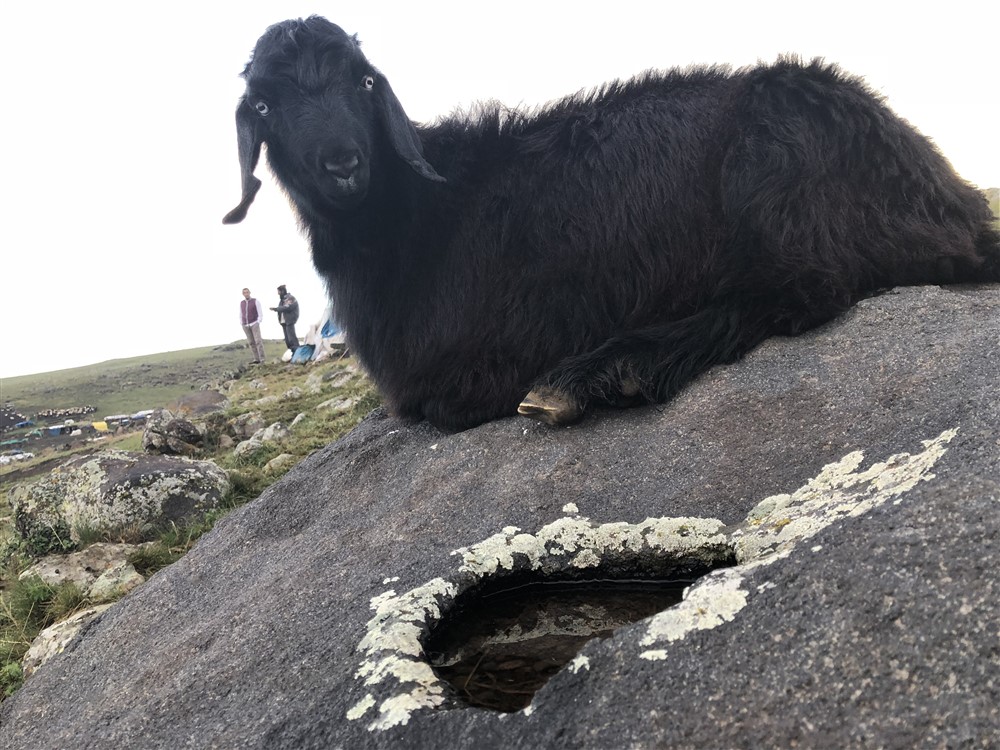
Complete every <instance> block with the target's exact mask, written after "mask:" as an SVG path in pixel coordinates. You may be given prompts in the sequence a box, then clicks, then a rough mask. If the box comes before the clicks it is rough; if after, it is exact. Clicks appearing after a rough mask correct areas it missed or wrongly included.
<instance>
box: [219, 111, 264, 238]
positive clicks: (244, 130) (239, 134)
mask: <svg viewBox="0 0 1000 750" xmlns="http://www.w3.org/2000/svg"><path fill="white" fill-rule="evenodd" d="M258 127H259V123H258V120H257V118H256V116H255V115H254V114H253V113H252V112H251V111H250V108H249V107H247V105H246V101H245V100H243V99H240V103H239V105H238V106H237V107H236V142H237V145H238V146H239V154H240V172H241V174H242V177H243V200H241V201H240V205H238V206H237V207H236V208H234V209H233V210H232V211H230V212H229V213H228V214H226V215H225V216H224V217H223V219H222V223H223V224H239V223H240V222H241V221H243V219H244V218H246V215H247V209H249V208H250V204H251V203H253V199H254V198H255V197H256V196H257V191H258V190H260V180H258V179H257V178H256V177H254V174H253V171H254V169H256V168H257V160H258V159H259V158H260V143H261V141H260V136H259V134H258V132H257V128H258Z"/></svg>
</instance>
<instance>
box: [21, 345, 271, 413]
mask: <svg viewBox="0 0 1000 750" xmlns="http://www.w3.org/2000/svg"><path fill="white" fill-rule="evenodd" d="M284 350H285V345H284V344H283V343H281V342H278V341H265V342H264V353H265V355H266V356H267V357H268V359H272V358H278V357H280V356H281V354H282V353H283V352H284ZM249 360H250V354H249V351H248V350H247V348H246V345H245V342H234V343H232V344H226V345H223V346H215V347H201V348H198V349H184V350H182V351H176V352H164V353H162V354H151V355H146V356H143V357H131V358H128V359H113V360H110V361H108V362H101V363H99V364H95V365H87V366H85V367H74V368H71V369H68V370H59V371H57V372H49V373H41V374H35V375H20V376H18V377H13V378H3V381H2V382H3V401H4V402H5V403H10V404H11V405H12V406H13V407H14V409H16V410H17V411H18V412H20V413H21V414H24V415H25V416H28V417H30V416H32V415H34V414H36V413H37V412H39V411H42V410H44V409H68V408H72V407H76V406H93V407H95V409H96V411H95V412H94V413H93V414H91V415H88V417H87V418H81V419H78V420H77V421H88V420H89V419H92V420H99V419H103V418H104V417H106V416H109V415H111V414H133V413H135V412H137V411H139V410H141V409H153V408H156V407H157V406H167V405H168V404H170V403H172V402H174V401H176V400H178V399H179V398H181V397H182V396H185V395H187V394H189V393H190V392H191V391H192V390H196V389H197V388H199V387H200V386H201V385H202V384H203V383H210V382H217V381H219V380H220V379H225V378H226V377H227V376H230V377H231V376H232V375H233V374H235V373H236V372H237V371H238V370H239V369H241V368H242V367H244V366H245V365H246V364H247V362H248V361H249Z"/></svg>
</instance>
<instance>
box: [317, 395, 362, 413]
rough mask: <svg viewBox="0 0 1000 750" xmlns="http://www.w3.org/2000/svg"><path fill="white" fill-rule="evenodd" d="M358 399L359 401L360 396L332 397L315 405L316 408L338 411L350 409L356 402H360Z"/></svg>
mask: <svg viewBox="0 0 1000 750" xmlns="http://www.w3.org/2000/svg"><path fill="white" fill-rule="evenodd" d="M360 401H361V399H360V398H357V397H353V396H352V397H350V398H345V397H338V398H332V399H330V400H329V401H324V402H323V403H322V404H320V405H319V406H317V407H316V409H317V410H320V409H327V410H329V411H332V412H337V413H340V412H345V411H350V410H351V409H353V408H354V406H355V405H356V404H358V403H360Z"/></svg>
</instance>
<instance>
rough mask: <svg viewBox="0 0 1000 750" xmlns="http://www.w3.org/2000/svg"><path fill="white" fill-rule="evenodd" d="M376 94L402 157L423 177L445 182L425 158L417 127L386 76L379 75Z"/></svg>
mask: <svg viewBox="0 0 1000 750" xmlns="http://www.w3.org/2000/svg"><path fill="white" fill-rule="evenodd" d="M375 96H376V99H377V101H378V105H379V112H380V114H381V116H382V121H383V123H384V125H385V130H386V133H388V135H389V141H390V143H392V147H393V148H394V149H395V150H396V153H397V154H399V156H400V158H401V159H402V160H403V161H405V162H406V163H407V164H409V165H410V166H411V167H412V168H413V171H414V172H416V173H417V174H418V175H420V176H421V177H423V178H425V179H428V180H431V181H432V182H445V179H444V177H442V176H441V175H439V174H438V173H437V172H435V171H434V167H432V166H431V165H430V164H429V163H428V162H427V160H426V159H425V158H424V154H423V149H422V148H421V146H420V136H418V135H417V130H416V128H414V127H413V123H412V122H410V118H409V117H407V116H406V112H404V111H403V105H402V104H400V103H399V99H397V98H396V95H395V94H394V93H392V88H391V87H390V86H389V82H388V81H387V80H385V76H381V75H380V76H379V77H378V81H377V83H376V84H375Z"/></svg>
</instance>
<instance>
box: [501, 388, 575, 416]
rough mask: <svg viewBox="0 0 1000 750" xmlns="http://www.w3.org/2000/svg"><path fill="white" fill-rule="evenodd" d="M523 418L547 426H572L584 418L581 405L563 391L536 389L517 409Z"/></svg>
mask: <svg viewBox="0 0 1000 750" xmlns="http://www.w3.org/2000/svg"><path fill="white" fill-rule="evenodd" d="M517 413H518V414H520V415H521V416H522V417H530V418H531V419H537V420H538V421H539V422H545V424H551V425H561V424H571V423H572V422H575V421H576V420H578V419H579V418H580V417H582V416H583V409H582V408H580V405H579V404H578V403H577V402H576V401H575V400H574V399H573V398H571V397H570V396H569V395H568V394H566V393H564V392H563V391H557V390H556V389H555V388H545V387H543V388H536V389H535V390H533V391H531V393H529V394H528V395H527V396H525V397H524V401H522V402H521V405H520V406H518V407H517Z"/></svg>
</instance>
